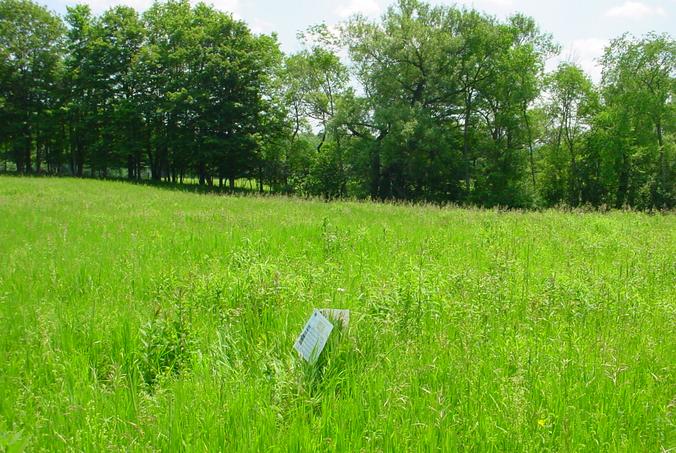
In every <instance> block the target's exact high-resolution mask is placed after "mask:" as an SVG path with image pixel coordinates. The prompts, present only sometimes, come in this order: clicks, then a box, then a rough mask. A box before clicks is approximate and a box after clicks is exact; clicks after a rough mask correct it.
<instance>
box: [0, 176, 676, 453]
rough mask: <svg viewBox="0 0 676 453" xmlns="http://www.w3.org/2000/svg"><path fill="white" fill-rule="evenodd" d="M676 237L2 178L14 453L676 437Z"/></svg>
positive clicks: (666, 226) (646, 227)
mask: <svg viewBox="0 0 676 453" xmlns="http://www.w3.org/2000/svg"><path fill="white" fill-rule="evenodd" d="M675 231H676V221H675V220H674V216H673V215H646V214H640V213H628V212H613V213H608V214H594V213H563V212H556V211H547V212H542V213H520V212H507V213H505V212H496V211H481V210H464V209H439V208H435V207H424V206H420V207H404V206H393V205H382V204H368V203H348V202H338V203H322V202H312V201H299V200H294V199H287V198H255V197H223V196H212V195H196V194H189V193H181V192H172V191H166V190H162V189H158V188H152V187H139V186H132V185H127V184H125V183H121V182H118V183H116V182H101V181H94V180H87V181H79V180H70V179H21V178H10V177H1V178H0V450H6V451H21V450H26V451H40V450H43V451H53V450H76V451H81V450H84V451H97V452H98V451H110V450H113V451H114V450H130V451H153V450H164V451H181V450H187V451H202V450H211V451H235V450H250V451H316V450H326V451H360V450H365V451H395V450H396V451H431V450H442V451H454V450H477V451H478V450H481V451H489V450H495V451H542V450H551V451H660V450H662V449H670V448H674V447H676V437H675V428H674V410H675V406H676V400H675V399H674V398H676V378H675V374H674V373H675V367H674V364H676V341H675V340H674V331H675V327H676V325H675V324H676V322H675V321H676V298H675V291H674V286H675V283H676V261H675V258H674V257H675V256H676V241H675V240H674V239H675V238H674V232H675ZM313 307H318V308H323V307H335V308H349V309H350V310H352V319H351V324H350V326H349V329H348V330H347V331H344V332H342V334H341V335H340V337H338V336H336V337H335V338H333V339H332V341H331V342H330V344H329V345H328V346H327V350H325V352H324V354H323V355H322V357H321V360H320V361H319V362H318V363H317V364H315V365H314V366H309V365H307V364H305V363H303V362H302V361H301V360H300V359H299V358H298V357H297V355H296V354H295V352H294V350H293V347H292V346H293V342H294V340H295V337H296V336H297V335H298V333H299V331H300V329H301V328H302V326H303V324H304V322H305V321H306V319H307V317H308V316H309V315H310V313H311V311H312V308H313Z"/></svg>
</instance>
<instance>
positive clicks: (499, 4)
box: [455, 0, 514, 13]
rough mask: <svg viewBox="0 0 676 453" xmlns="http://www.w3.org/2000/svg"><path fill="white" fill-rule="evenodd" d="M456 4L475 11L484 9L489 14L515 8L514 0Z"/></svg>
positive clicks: (472, 0)
mask: <svg viewBox="0 0 676 453" xmlns="http://www.w3.org/2000/svg"><path fill="white" fill-rule="evenodd" d="M455 3H457V4H460V5H466V6H469V7H471V8H475V9H483V10H485V11H487V12H489V13H491V12H494V11H493V10H495V9H498V10H506V9H511V8H512V7H513V6H514V0H455Z"/></svg>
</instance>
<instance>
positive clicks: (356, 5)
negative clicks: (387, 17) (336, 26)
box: [335, 0, 380, 18]
mask: <svg viewBox="0 0 676 453" xmlns="http://www.w3.org/2000/svg"><path fill="white" fill-rule="evenodd" d="M335 12H336V14H338V15H339V16H340V17H343V18H344V17H349V16H352V15H354V14H363V15H364V16H377V15H378V14H380V5H379V4H378V2H377V1H376V0H349V2H348V3H347V4H343V5H340V6H338V8H336V9H335Z"/></svg>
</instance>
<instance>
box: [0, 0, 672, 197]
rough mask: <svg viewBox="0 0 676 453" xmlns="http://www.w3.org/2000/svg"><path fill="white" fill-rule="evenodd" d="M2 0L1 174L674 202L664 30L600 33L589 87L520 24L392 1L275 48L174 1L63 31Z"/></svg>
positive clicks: (342, 192)
mask: <svg viewBox="0 0 676 453" xmlns="http://www.w3.org/2000/svg"><path fill="white" fill-rule="evenodd" d="M0 2H1V3H0V10H1V12H2V16H1V18H0V56H1V57H2V59H3V61H2V65H0V88H1V89H0V132H1V135H0V159H3V160H4V162H5V163H4V168H3V169H7V170H14V169H16V171H17V172H19V173H43V172H45V171H46V172H47V173H50V174H71V175H75V176H91V177H103V178H108V177H117V178H119V177H127V178H129V179H133V180H142V179H146V178H149V179H152V180H153V181H161V180H164V181H166V182H171V183H174V184H183V183H184V182H192V181H197V182H198V183H199V184H200V185H202V186H208V188H207V189H203V190H213V187H214V186H216V185H217V186H218V187H219V188H223V187H224V186H226V185H227V186H228V189H229V190H234V189H235V188H236V185H237V183H236V182H237V181H238V180H244V179H246V180H248V181H249V184H250V185H251V186H253V184H252V182H251V181H253V180H255V181H256V188H257V190H258V191H265V190H270V191H272V192H281V193H293V192H295V193H299V194H304V195H321V196H324V197H326V198H336V197H351V198H362V199H363V198H371V199H378V200H409V201H425V202H435V203H461V204H471V205H479V206H486V207H490V206H506V207H513V208H521V207H546V206H555V205H560V204H565V205H568V206H580V205H587V204H590V205H593V206H597V207H598V206H612V207H614V208H621V207H623V206H632V207H637V208H641V209H646V210H650V209H669V208H672V207H673V206H674V204H675V203H676V186H675V185H674V184H675V183H674V181H676V178H675V177H674V168H675V167H676V163H675V161H674V155H673V148H674V146H675V142H674V137H675V136H676V130H674V124H676V110H675V109H674V105H673V99H674V89H675V88H674V87H675V86H676V85H675V83H674V80H675V79H674V67H675V65H676V57H675V52H676V50H675V49H676V44H674V40H673V38H672V37H671V36H670V35H668V34H663V35H658V34H656V33H648V34H647V35H645V36H643V37H641V38H634V37H632V36H629V35H623V36H621V37H619V38H617V39H616V40H614V41H612V42H611V44H610V45H609V46H608V48H607V49H606V51H605V54H604V56H603V58H602V59H601V63H602V65H603V80H602V81H601V83H600V84H599V86H595V85H594V83H592V81H591V80H590V79H589V77H588V76H587V75H586V74H584V72H583V71H582V69H580V68H579V67H577V66H575V65H574V64H571V63H567V62H564V63H562V64H561V65H560V66H559V67H558V68H557V69H556V70H555V71H554V72H552V73H551V74H545V69H544V67H545V62H546V61H547V59H549V58H550V57H552V56H553V55H555V54H556V53H558V52H559V47H558V46H557V45H556V44H555V43H554V41H553V38H552V36H551V35H549V34H547V33H544V32H543V31H541V30H540V29H539V27H538V25H537V24H536V23H535V21H534V20H533V19H532V18H529V17H526V16H524V15H522V14H518V13H517V14H514V15H512V16H510V17H507V18H505V19H498V18H496V17H493V16H489V15H486V14H483V13H480V12H478V11H475V10H473V9H466V8H460V7H457V6H446V5H432V4H430V3H427V2H425V1H423V0H399V1H397V2H395V3H394V4H392V5H391V6H390V7H389V8H388V9H387V11H386V12H385V14H383V15H382V16H381V18H380V19H378V20H371V19H368V18H366V17H363V16H359V15H357V16H354V17H351V18H349V19H347V20H345V21H343V22H342V23H340V24H339V25H338V26H337V27H335V28H331V27H328V26H327V25H326V24H321V25H316V26H312V27H310V28H309V29H308V30H306V31H305V32H302V33H300V34H299V36H298V37H299V40H300V42H301V44H302V45H303V48H302V50H300V51H299V52H296V53H294V54H291V55H283V53H282V52H281V50H280V47H279V43H278V41H277V38H276V36H275V35H274V34H272V35H256V34H254V33H252V31H251V30H250V29H249V27H248V26H247V25H246V24H245V23H244V22H242V21H240V20H237V19H235V18H234V17H233V16H232V15H231V14H228V13H226V12H222V11H219V10H217V9H216V8H214V7H213V6H209V5H207V4H203V3H200V4H196V5H192V4H191V3H190V2H189V1H188V0H168V1H156V2H155V3H153V5H152V6H151V7H150V8H148V9H147V10H146V11H145V12H144V13H143V14H139V13H137V12H136V11H134V10H133V9H131V8H129V7H124V6H116V7H113V8H110V9H108V10H107V11H104V12H103V13H102V14H100V15H99V16H94V15H93V14H92V12H91V10H90V8H89V7H88V6H86V5H77V6H73V7H69V8H68V12H67V14H66V16H65V18H63V20H62V19H61V18H59V17H57V16H54V15H53V14H52V13H50V12H49V11H47V10H45V9H44V8H42V7H40V6H38V5H37V4H35V3H32V2H31V1H30V0H0ZM64 21H65V25H66V26H65V27H64V23H63V22H64ZM311 148H314V150H313V149H311ZM8 162H9V164H10V165H9V166H8ZM45 164H46V169H45V168H44V165H45Z"/></svg>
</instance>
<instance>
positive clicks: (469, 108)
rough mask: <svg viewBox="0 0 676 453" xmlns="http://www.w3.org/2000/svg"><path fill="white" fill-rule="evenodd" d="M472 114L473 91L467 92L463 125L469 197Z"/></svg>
mask: <svg viewBox="0 0 676 453" xmlns="http://www.w3.org/2000/svg"><path fill="white" fill-rule="evenodd" d="M471 114H472V93H471V92H469V93H468V94H467V99H466V102H465V124H464V125H463V133H462V141H463V143H462V160H463V167H464V176H465V196H466V197H469V193H470V165H469V121H470V118H471Z"/></svg>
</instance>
